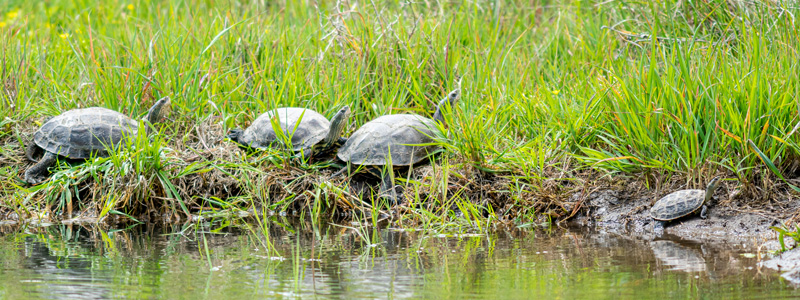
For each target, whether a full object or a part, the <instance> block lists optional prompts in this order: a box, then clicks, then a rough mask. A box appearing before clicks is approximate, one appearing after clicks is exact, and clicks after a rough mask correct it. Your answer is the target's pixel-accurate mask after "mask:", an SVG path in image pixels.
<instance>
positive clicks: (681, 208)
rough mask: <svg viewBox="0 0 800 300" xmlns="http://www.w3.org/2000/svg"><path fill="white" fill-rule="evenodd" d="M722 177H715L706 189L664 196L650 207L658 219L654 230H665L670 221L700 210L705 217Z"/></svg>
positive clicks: (655, 218)
mask: <svg viewBox="0 0 800 300" xmlns="http://www.w3.org/2000/svg"><path fill="white" fill-rule="evenodd" d="M719 180H720V177H719V176H717V177H714V179H711V182H709V183H708V187H706V190H705V191H704V190H680V191H677V192H673V193H671V194H669V195H666V196H664V198H661V199H660V200H658V201H657V202H656V204H654V205H653V208H651V209H650V216H651V217H652V218H653V219H654V220H655V221H656V222H655V224H653V230H654V231H655V232H656V233H657V234H661V233H662V232H664V225H665V224H666V222H668V221H672V220H675V219H678V218H680V217H683V216H687V215H689V214H691V213H694V212H696V211H698V210H700V218H703V219H705V218H706V216H707V214H706V212H707V210H708V208H707V206H706V205H708V204H709V202H710V200H711V196H712V195H714V190H716V189H717V184H719Z"/></svg>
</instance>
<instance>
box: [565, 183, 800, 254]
mask: <svg viewBox="0 0 800 300" xmlns="http://www.w3.org/2000/svg"><path fill="white" fill-rule="evenodd" d="M638 185H640V183H636V182H632V183H629V184H625V185H622V186H624V187H622V188H620V187H617V188H614V187H607V188H597V189H596V191H594V192H592V193H590V194H589V195H588V196H586V197H585V199H584V200H583V201H582V202H581V201H580V200H579V198H580V195H579V194H575V195H573V197H572V200H573V201H575V202H579V203H581V205H582V207H583V210H582V213H581V214H578V215H577V216H576V217H575V218H573V219H571V220H570V221H571V222H574V223H575V224H577V225H580V226H590V227H601V228H604V229H605V230H610V231H617V232H626V233H628V234H632V235H638V236H643V237H647V238H654V237H655V236H656V234H655V232H654V230H653V225H654V223H655V222H654V220H653V219H652V218H651V217H650V207H652V205H653V203H655V202H656V200H657V199H660V198H661V197H663V196H664V195H666V194H668V193H669V192H668V191H674V190H679V189H682V188H683V189H686V188H687V187H682V188H681V187H680V186H679V185H672V186H674V188H672V189H661V191H658V190H652V191H651V190H648V189H643V188H642V187H640V186H638ZM724 185H725V186H723V187H722V188H718V189H717V191H716V192H715V194H714V197H713V199H712V201H711V205H710V206H709V211H708V217H707V218H706V219H702V218H700V217H699V216H698V215H697V214H694V215H689V216H686V217H683V218H679V219H677V220H674V221H671V222H668V223H667V226H666V227H665V230H664V233H665V234H671V235H675V236H678V237H680V238H683V239H689V240H698V241H700V240H706V241H719V240H742V241H744V240H751V241H752V240H753V239H754V238H756V239H767V238H772V239H774V237H775V232H774V231H773V230H771V229H770V228H769V227H770V226H777V225H780V224H781V223H791V222H794V219H795V218H796V217H797V212H798V208H800V199H797V198H794V199H792V200H787V201H781V202H780V205H767V204H770V203H767V204H762V205H760V206H755V205H754V204H753V203H749V204H750V205H748V206H747V207H745V206H744V205H742V203H747V200H746V199H737V200H734V201H732V200H731V199H730V198H731V197H737V196H738V193H739V192H738V191H734V190H733V189H734V188H736V183H735V182H728V183H726V184H724ZM691 188H702V187H691ZM729 191H733V192H729ZM787 197H788V196H787ZM752 202H756V201H752ZM773 204H774V203H773Z"/></svg>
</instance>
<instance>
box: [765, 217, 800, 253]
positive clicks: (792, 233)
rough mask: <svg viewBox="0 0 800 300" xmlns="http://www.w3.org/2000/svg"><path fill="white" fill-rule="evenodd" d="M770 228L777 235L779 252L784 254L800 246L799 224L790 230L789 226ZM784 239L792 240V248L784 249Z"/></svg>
mask: <svg viewBox="0 0 800 300" xmlns="http://www.w3.org/2000/svg"><path fill="white" fill-rule="evenodd" d="M770 228H772V230H775V232H777V233H778V243H779V244H780V245H781V250H780V252H786V251H788V250H791V249H793V248H794V247H797V245H798V244H800V224H795V225H794V228H791V226H786V225H785V224H784V225H781V226H772V227H770ZM786 237H789V238H791V239H792V240H794V246H792V248H787V247H786V242H785V241H784V240H783V239H784V238H786Z"/></svg>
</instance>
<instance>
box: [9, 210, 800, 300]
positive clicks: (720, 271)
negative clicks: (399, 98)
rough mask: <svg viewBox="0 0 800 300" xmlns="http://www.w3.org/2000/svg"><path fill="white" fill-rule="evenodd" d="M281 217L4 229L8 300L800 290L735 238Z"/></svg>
mask: <svg viewBox="0 0 800 300" xmlns="http://www.w3.org/2000/svg"><path fill="white" fill-rule="evenodd" d="M274 221H275V222H273V223H271V224H270V226H268V227H267V229H266V230H265V231H263V232H262V231H261V230H260V229H253V230H254V231H252V232H251V231H244V232H243V231H242V230H240V229H230V228H242V227H234V226H231V227H226V226H229V225H230V224H228V223H222V224H214V225H212V226H205V227H203V226H197V225H194V224H191V225H187V226H174V227H169V228H146V227H142V226H138V227H135V228H133V229H125V230H119V231H113V230H108V229H101V228H88V227H80V226H74V227H71V226H52V227H44V228H42V227H37V228H22V229H18V230H15V231H13V232H4V231H3V230H4V229H3V228H1V227H0V298H9V299H12V298H13V299H16V298H48V299H64V298H67V299H105V298H167V299H173V298H270V297H290V298H295V297H302V298H310V297H315V296H320V297H322V298H340V299H359V298H360V299H375V298H378V299H407V298H414V299H417V298H452V299H464V298H471V299H484V298H486V299H495V298H496V297H497V296H499V295H502V296H503V298H518V299H531V298H544V297H555V298H569V299H574V298H590V299H595V298H598V295H609V296H611V295H616V296H623V298H641V299H652V298H658V299H660V298H663V297H665V295H666V296H667V297H668V298H707V297H711V298H730V297H734V298H759V297H764V298H775V297H782V296H797V295H800V292H798V291H797V290H795V289H793V288H791V287H788V286H786V285H785V284H783V283H782V282H781V281H780V280H779V279H778V278H779V277H778V276H777V274H773V273H758V272H756V271H755V270H750V269H748V266H753V265H755V263H756V262H755V259H748V258H744V257H742V256H740V255H739V253H740V251H743V250H736V249H733V247H732V246H725V245H700V244H692V243H690V242H685V241H678V240H659V241H644V240H638V239H633V238H628V237H624V236H620V235H613V234H606V233H599V232H590V231H585V230H564V229H553V230H536V231H523V230H509V231H501V232H496V233H491V234H484V235H466V236H446V235H439V234H432V233H427V232H424V231H417V232H413V231H398V230H388V229H383V230H378V229H374V230H373V229H368V230H360V231H359V230H354V229H352V228H349V227H342V226H314V225H312V224H310V223H304V222H294V223H293V222H286V221H284V222H278V221H279V220H274ZM251 228H260V227H257V226H256V227H251ZM267 240H269V242H270V243H271V246H270V244H268V243H267ZM687 272H688V273H687ZM711 274H714V276H711ZM616 296H615V297H616ZM601 298H602V297H601Z"/></svg>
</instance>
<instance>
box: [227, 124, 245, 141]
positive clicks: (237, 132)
mask: <svg viewBox="0 0 800 300" xmlns="http://www.w3.org/2000/svg"><path fill="white" fill-rule="evenodd" d="M243 134H244V130H242V129H241V128H235V129H231V130H230V131H228V135H226V136H225V137H227V138H229V139H230V140H231V141H234V142H236V143H238V144H241V143H242V142H241V141H240V138H241V137H242V135H243Z"/></svg>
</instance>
